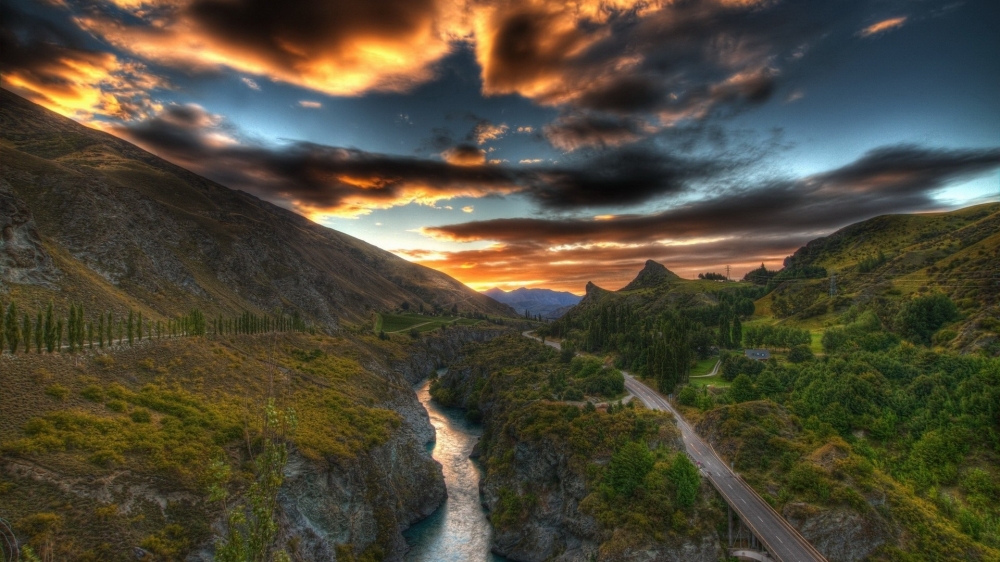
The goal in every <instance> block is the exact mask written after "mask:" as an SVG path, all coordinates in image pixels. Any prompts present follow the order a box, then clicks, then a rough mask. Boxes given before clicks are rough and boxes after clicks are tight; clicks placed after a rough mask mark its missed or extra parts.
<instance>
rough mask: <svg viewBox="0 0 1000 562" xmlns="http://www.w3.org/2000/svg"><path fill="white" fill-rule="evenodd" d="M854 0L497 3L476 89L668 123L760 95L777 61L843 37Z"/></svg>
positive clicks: (777, 74) (769, 89) (856, 11)
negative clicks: (598, 4) (480, 84)
mask: <svg viewBox="0 0 1000 562" xmlns="http://www.w3.org/2000/svg"><path fill="white" fill-rule="evenodd" d="M866 4H867V3H866V2H864V1H863V0H850V1H845V2H837V3H830V2H823V1H819V0H813V1H801V2H771V1H765V0H762V1H754V0H748V1H739V2H728V1H714V0H708V1H698V2H671V3H665V4H664V5H660V6H657V7H656V8H655V9H654V8H652V7H651V6H650V5H648V4H646V3H636V4H634V5H631V6H628V5H626V4H624V3H618V4H616V6H618V7H611V6H601V7H594V8H593V9H588V8H587V6H588V5H589V3H584V4H582V5H581V6H582V7H581V6H577V5H575V4H574V7H572V8H571V7H568V6H566V7H563V6H562V5H559V4H556V3H552V4H545V3H541V4H539V3H532V4H530V5H528V4H526V3H521V2H509V3H505V4H502V6H503V7H502V8H500V9H498V10H497V11H496V12H495V13H494V14H493V16H492V17H491V18H489V19H488V23H487V24H485V25H484V27H486V28H488V29H489V30H490V31H491V33H490V34H483V35H484V36H480V37H478V40H479V41H480V42H482V44H481V45H480V46H479V47H478V50H477V52H478V57H479V61H480V64H481V65H482V66H483V79H484V89H485V91H486V92H487V93H511V92H517V93H520V94H522V95H525V96H527V97H530V98H532V99H535V100H537V101H540V102H542V103H546V104H551V105H564V106H571V107H574V108H577V109H581V110H594V111H600V112H612V113H619V114H623V115H636V114H655V115H657V116H658V117H659V118H660V119H662V120H663V121H664V122H667V123H670V122H676V121H678V120H684V119H701V118H704V117H707V116H710V115H713V114H715V113H717V112H718V111H720V110H728V111H730V112H731V111H738V110H740V109H742V108H745V107H748V106H751V105H754V104H759V103H762V102H764V101H766V100H768V99H769V98H770V96H771V95H772V93H773V92H774V90H775V89H776V87H777V83H778V80H779V79H780V78H781V75H782V71H783V69H784V68H785V67H787V66H789V65H792V64H794V63H795V61H797V60H798V59H800V58H802V57H803V55H804V53H806V51H807V50H808V49H809V48H810V47H812V46H814V45H815V44H816V43H818V42H819V41H821V39H822V38H823V37H824V36H827V35H829V34H830V33H831V32H834V31H838V30H839V31H840V32H842V33H841V34H842V35H844V36H846V37H852V36H853V35H852V34H853V31H854V29H855V27H853V26H854V25H855V24H856V22H857V21H859V19H860V18H861V14H863V13H864V8H865V6H866ZM848 29H849V31H846V32H845V30H848Z"/></svg>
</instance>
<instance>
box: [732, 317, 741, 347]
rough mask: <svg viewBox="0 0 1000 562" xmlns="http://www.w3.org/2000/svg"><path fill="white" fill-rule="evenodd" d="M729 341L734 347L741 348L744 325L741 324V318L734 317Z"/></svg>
mask: <svg viewBox="0 0 1000 562" xmlns="http://www.w3.org/2000/svg"><path fill="white" fill-rule="evenodd" d="M729 341H730V343H731V344H732V345H733V346H734V347H739V346H740V343H741V342H742V341H743V324H741V323H740V317H739V316H733V330H732V336H731V337H730V339H729Z"/></svg>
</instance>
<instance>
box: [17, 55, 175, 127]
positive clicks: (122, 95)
mask: <svg viewBox="0 0 1000 562" xmlns="http://www.w3.org/2000/svg"><path fill="white" fill-rule="evenodd" d="M17 47H21V46H17ZM10 58H12V59H14V60H15V61H16V64H12V65H8V66H7V67H6V68H4V69H3V70H4V71H3V73H2V75H0V85H2V86H3V87H4V88H7V89H8V90H11V91H13V92H15V93H17V94H18V95H21V96H23V97H25V98H27V99H30V100H31V101H33V102H35V103H37V104H39V105H41V106H43V107H45V108H47V109H50V110H52V111H55V112H56V113H59V114H61V115H65V116H67V117H72V118H74V119H78V120H81V121H84V122H87V121H91V120H92V119H93V117H94V116H95V115H101V116H107V117H114V118H118V119H122V120H131V119H137V118H143V117H148V116H150V115H152V114H155V113H156V112H157V111H159V110H160V109H161V108H162V106H161V105H160V104H159V103H157V102H156V101H154V100H153V99H151V97H150V94H149V92H150V90H152V89H154V88H162V87H165V86H166V84H165V83H164V82H162V81H161V79H159V78H158V77H156V76H154V75H152V74H150V73H149V72H148V71H147V70H146V67H145V66H143V65H142V64H139V63H135V62H129V61H122V60H121V59H119V58H117V57H116V56H115V55H113V54H111V53H100V52H94V51H85V50H80V49H72V48H67V47H60V46H56V45H51V44H45V45H37V46H34V48H32V49H30V53H27V54H24V55H22V56H20V57H10Z"/></svg>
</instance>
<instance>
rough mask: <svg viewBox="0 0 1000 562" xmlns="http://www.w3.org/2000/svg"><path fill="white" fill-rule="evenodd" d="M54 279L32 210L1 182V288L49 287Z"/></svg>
mask: <svg viewBox="0 0 1000 562" xmlns="http://www.w3.org/2000/svg"><path fill="white" fill-rule="evenodd" d="M57 276H58V270H57V269H56V267H55V265H53V263H52V257H51V256H50V255H49V254H48V252H46V251H45V247H44V246H42V239H41V236H40V235H39V234H38V228H37V227H36V226H35V219H34V217H33V216H32V215H31V210H30V209H29V208H28V205H27V204H26V203H25V202H24V201H22V200H21V199H19V198H17V197H16V196H15V195H14V193H13V191H12V189H11V187H10V184H8V183H7V182H6V181H4V180H3V179H0V289H2V288H3V286H4V285H6V284H10V283H17V284H25V285H45V286H49V285H51V284H52V282H53V281H55V279H56V278H57Z"/></svg>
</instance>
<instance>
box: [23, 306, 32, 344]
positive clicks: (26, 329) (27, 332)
mask: <svg viewBox="0 0 1000 562" xmlns="http://www.w3.org/2000/svg"><path fill="white" fill-rule="evenodd" d="M21 334H22V335H23V336H22V337H23V338H24V352H25V353H31V317H30V316H28V313H27V312H25V313H24V319H23V320H22V321H21Z"/></svg>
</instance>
